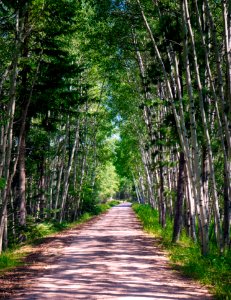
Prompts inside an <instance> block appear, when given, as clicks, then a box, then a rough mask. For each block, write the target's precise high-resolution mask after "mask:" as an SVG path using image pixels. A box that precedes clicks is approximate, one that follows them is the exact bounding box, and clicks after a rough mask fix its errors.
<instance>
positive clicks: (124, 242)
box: [10, 203, 212, 300]
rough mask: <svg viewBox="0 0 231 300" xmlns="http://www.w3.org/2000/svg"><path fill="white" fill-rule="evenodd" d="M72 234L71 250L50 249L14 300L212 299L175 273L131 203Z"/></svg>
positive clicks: (204, 291)
mask: <svg viewBox="0 0 231 300" xmlns="http://www.w3.org/2000/svg"><path fill="white" fill-rule="evenodd" d="M70 235H71V242H69V244H68V245H65V246H63V245H61V246H60V247H59V244H57V243H55V244H54V246H53V247H52V246H51V247H49V249H47V252H48V257H50V259H48V260H47V261H46V264H45V267H44V268H43V271H41V270H40V269H39V268H38V272H37V275H36V276H32V278H30V279H26V278H25V280H26V283H27V285H26V287H24V289H23V290H21V291H20V290H19V292H18V293H16V294H15V295H14V296H13V295H12V296H11V297H10V299H16V300H32V299H38V300H43V299H54V300H56V299H62V300H65V299H86V300H93V299H99V300H101V299H121V300H122V299H124V300H125V299H126V300H132V299H134V300H138V299H139V300H144V299H149V300H151V299H159V300H173V299H185V300H186V299H187V300H192V299H202V300H203V299H212V297H211V296H210V295H209V293H208V291H207V290H206V289H205V288H203V287H201V286H199V284H197V283H194V282H193V281H191V280H189V279H187V278H184V277H183V276H181V275H180V274H179V273H178V272H177V271H174V270H172V269H171V267H170V266H169V264H168V259H167V257H166V255H165V254H164V252H163V251H162V250H161V249H160V247H159V246H158V243H157V242H155V240H154V239H153V238H151V237H149V236H148V235H147V234H146V233H143V231H142V229H141V225H140V223H139V221H137V218H136V216H135V214H134V212H133V210H132V209H131V207H130V204H129V203H124V204H121V205H119V206H117V207H114V208H112V209H110V210H109V211H108V213H106V214H105V215H103V216H101V217H99V218H98V219H97V220H96V222H95V223H89V224H86V225H84V226H83V227H82V228H81V230H72V231H71V232H70ZM69 241H70V239H69ZM27 280H28V282H27Z"/></svg>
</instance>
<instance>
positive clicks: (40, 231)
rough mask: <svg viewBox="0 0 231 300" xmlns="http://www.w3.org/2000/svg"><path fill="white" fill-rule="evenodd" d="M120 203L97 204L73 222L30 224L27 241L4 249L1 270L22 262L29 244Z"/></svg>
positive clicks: (80, 222) (73, 225)
mask: <svg viewBox="0 0 231 300" xmlns="http://www.w3.org/2000/svg"><path fill="white" fill-rule="evenodd" d="M119 203H120V202H119V201H116V200H114V201H110V202H107V203H104V204H96V206H95V209H94V211H92V212H85V213H83V214H82V215H81V216H80V217H79V219H78V220H77V221H75V222H72V223H67V222H62V223H59V222H57V221H47V222H42V223H38V224H33V225H30V226H28V230H27V231H25V235H26V242H25V243H23V244H21V245H15V244H14V245H13V247H12V249H10V250H7V251H4V252H3V253H2V254H1V255H0V272H4V271H6V270H9V269H11V268H14V267H16V266H19V265H20V264H22V259H23V258H24V257H25V255H26V254H27V253H28V252H29V251H30V247H28V246H27V245H31V246H33V245H35V244H38V243H40V242H41V241H42V239H43V238H44V237H47V236H49V235H52V234H55V233H58V232H60V231H62V230H65V229H68V228H73V227H75V226H76V225H78V224H82V223H84V222H86V221H88V220H90V219H91V218H92V217H94V216H96V215H99V214H101V213H103V212H105V211H107V210H108V209H109V208H111V207H112V206H115V205H118V204H119ZM22 246H24V247H22ZM25 246H26V247H25Z"/></svg>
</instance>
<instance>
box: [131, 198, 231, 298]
mask: <svg viewBox="0 0 231 300" xmlns="http://www.w3.org/2000/svg"><path fill="white" fill-rule="evenodd" d="M133 209H134V211H135V212H136V214H137V216H138V217H139V219H140V220H141V222H142V224H143V228H144V229H145V231H147V232H148V233H149V234H151V235H152V236H155V237H157V238H159V239H160V241H161V244H162V246H163V248H164V249H166V250H167V251H168V254H169V257H170V260H171V264H172V266H173V267H174V268H176V269H178V270H180V271H181V272H182V273H183V274H185V275H187V276H189V277H191V278H194V279H197V280H199V281H200V282H201V283H202V284H204V285H207V286H208V287H210V290H211V291H212V292H213V293H214V295H215V298H216V299H222V300H223V299H224V300H230V299H231V276H230V270H231V251H230V252H229V253H226V254H224V255H219V254H218V253H217V250H216V248H215V247H212V246H213V245H211V253H210V255H208V256H207V257H203V256H201V254H200V253H201V251H200V246H199V245H198V244H194V243H192V241H191V240H190V238H188V237H187V236H186V235H185V234H183V235H182V238H181V240H180V242H179V243H177V244H172V243H171V239H172V223H171V222H170V221H169V220H168V222H167V227H166V228H165V229H162V228H161V226H160V225H159V223H158V214H157V212H156V211H155V210H153V209H152V208H151V207H150V206H148V205H140V204H134V205H133Z"/></svg>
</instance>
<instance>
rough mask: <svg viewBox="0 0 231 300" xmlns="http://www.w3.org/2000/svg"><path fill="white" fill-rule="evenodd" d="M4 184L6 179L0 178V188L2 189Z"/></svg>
mask: <svg viewBox="0 0 231 300" xmlns="http://www.w3.org/2000/svg"><path fill="white" fill-rule="evenodd" d="M5 185H6V180H5V179H4V178H0V190H1V189H4V187H5Z"/></svg>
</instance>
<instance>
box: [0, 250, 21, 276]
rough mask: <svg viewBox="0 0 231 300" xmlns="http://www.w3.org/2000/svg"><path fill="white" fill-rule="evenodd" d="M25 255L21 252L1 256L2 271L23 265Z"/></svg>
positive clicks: (4, 253)
mask: <svg viewBox="0 0 231 300" xmlns="http://www.w3.org/2000/svg"><path fill="white" fill-rule="evenodd" d="M23 257H24V253H23V252H20V251H11V250H8V251H5V252H3V253H2V254H1V255H0V271H5V270H9V269H11V268H14V267H16V266H18V265H20V264H21V260H22V258H23Z"/></svg>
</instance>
